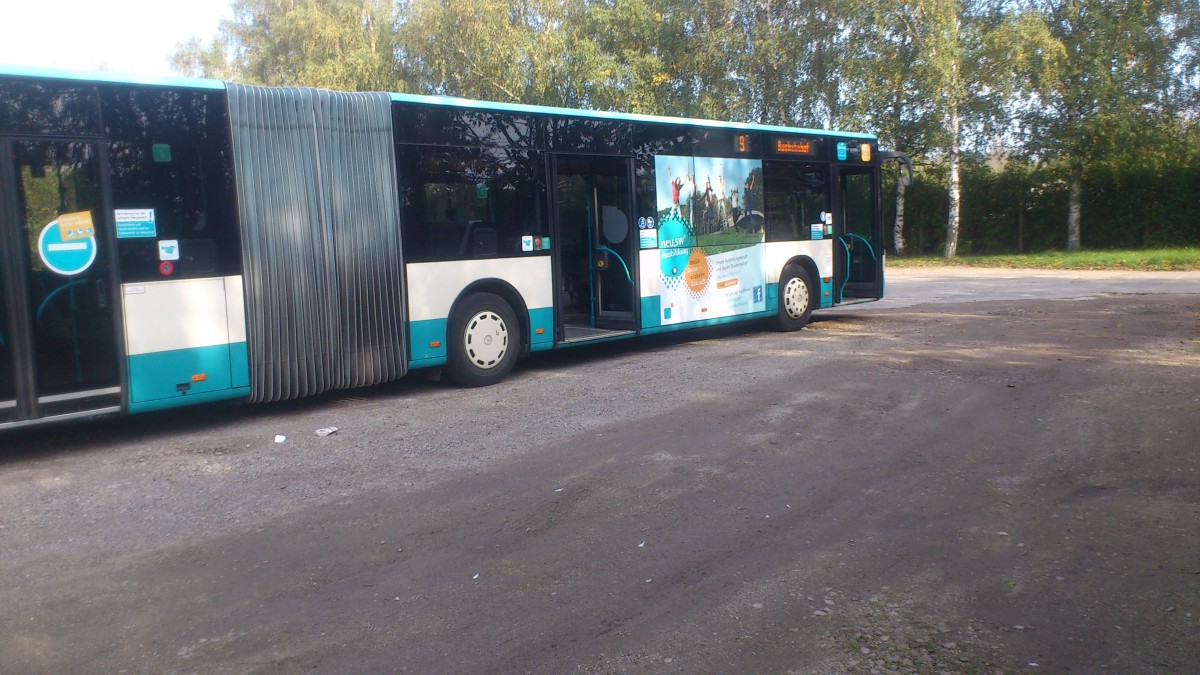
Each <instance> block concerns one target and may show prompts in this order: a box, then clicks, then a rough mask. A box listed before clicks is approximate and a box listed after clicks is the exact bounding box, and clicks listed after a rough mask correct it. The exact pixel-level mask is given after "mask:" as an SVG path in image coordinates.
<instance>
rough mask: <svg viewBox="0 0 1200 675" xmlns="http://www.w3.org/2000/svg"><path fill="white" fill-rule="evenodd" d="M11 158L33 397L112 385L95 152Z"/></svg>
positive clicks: (63, 149) (85, 148)
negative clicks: (21, 244) (22, 248)
mask: <svg viewBox="0 0 1200 675" xmlns="http://www.w3.org/2000/svg"><path fill="white" fill-rule="evenodd" d="M13 155H14V160H15V161H14V163H15V166H14V175H15V176H16V180H17V183H18V185H17V198H18V203H17V213H18V227H19V228H21V229H22V230H23V236H24V242H25V245H26V252H25V257H26V260H27V267H26V279H25V283H26V293H27V294H28V299H29V311H30V314H31V316H30V317H29V321H30V323H31V325H32V330H31V337H32V346H33V356H34V379H35V381H36V384H37V395H38V396H39V397H45V396H50V395H54V394H63V393H68V392H78V391H88V390H95V389H101V388H105V387H111V386H114V385H116V383H117V361H116V352H117V348H116V335H115V330H114V324H113V310H112V307H111V293H112V289H111V288H110V284H111V279H110V273H109V264H108V260H109V251H108V245H109V242H108V239H107V236H106V232H105V228H104V227H103V224H104V219H103V212H102V206H101V199H100V187H99V184H98V181H97V175H98V171H97V161H96V152H95V146H94V145H93V144H91V143H86V142H52V143H14V144H13Z"/></svg>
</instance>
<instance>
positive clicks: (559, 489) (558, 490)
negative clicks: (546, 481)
mask: <svg viewBox="0 0 1200 675" xmlns="http://www.w3.org/2000/svg"><path fill="white" fill-rule="evenodd" d="M562 491H563V489H562V488H558V489H557V490H555V492H562Z"/></svg>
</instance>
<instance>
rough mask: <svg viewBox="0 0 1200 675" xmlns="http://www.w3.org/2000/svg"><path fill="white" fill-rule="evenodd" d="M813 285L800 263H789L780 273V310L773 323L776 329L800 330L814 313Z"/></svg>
mask: <svg viewBox="0 0 1200 675" xmlns="http://www.w3.org/2000/svg"><path fill="white" fill-rule="evenodd" d="M812 306H813V285H812V279H810V278H809V276H808V272H806V271H805V270H804V268H803V267H800V266H799V265H787V266H785V267H784V268H783V271H782V272H781V273H780V274H779V312H778V313H777V314H776V315H775V318H774V319H773V320H772V322H771V324H772V326H774V328H775V329H776V330H782V331H792V330H800V329H801V328H803V327H804V324H806V323H808V317H809V316H810V315H811V314H812Z"/></svg>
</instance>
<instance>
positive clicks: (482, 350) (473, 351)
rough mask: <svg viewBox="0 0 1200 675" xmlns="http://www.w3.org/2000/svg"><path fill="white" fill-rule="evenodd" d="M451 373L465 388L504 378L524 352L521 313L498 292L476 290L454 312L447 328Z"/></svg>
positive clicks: (484, 384)
mask: <svg viewBox="0 0 1200 675" xmlns="http://www.w3.org/2000/svg"><path fill="white" fill-rule="evenodd" d="M446 341H447V343H448V344H447V345H446V349H447V352H448V353H447V360H448V364H447V372H448V374H449V375H450V379H451V380H452V381H453V382H455V383H456V384H459V385H461V386H464V387H484V386H487V385H489V384H495V383H497V382H499V381H500V380H503V379H504V377H505V376H506V375H508V373H509V371H511V370H512V368H513V365H514V364H515V363H516V362H517V355H518V353H519V352H520V351H521V324H520V322H519V321H517V313H516V312H514V311H513V309H512V307H510V306H509V305H508V303H507V302H505V301H504V299H503V298H501V297H500V296H498V295H493V294H491V293H475V294H473V295H469V296H467V297H466V298H464V299H463V300H462V301H461V302H459V303H458V306H456V307H455V308H454V311H453V312H451V313H450V321H449V324H448V326H447V330H446Z"/></svg>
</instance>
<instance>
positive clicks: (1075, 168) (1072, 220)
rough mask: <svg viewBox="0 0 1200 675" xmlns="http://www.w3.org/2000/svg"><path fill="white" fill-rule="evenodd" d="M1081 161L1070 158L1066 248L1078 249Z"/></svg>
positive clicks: (1081, 196)
mask: <svg viewBox="0 0 1200 675" xmlns="http://www.w3.org/2000/svg"><path fill="white" fill-rule="evenodd" d="M1082 202H1083V162H1081V161H1079V160H1071V181H1070V185H1069V186H1068V189H1067V250H1068V251H1072V252H1074V251H1078V250H1080V248H1081V246H1080V238H1079V217H1080V214H1081V213H1082V211H1083V203H1082Z"/></svg>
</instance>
